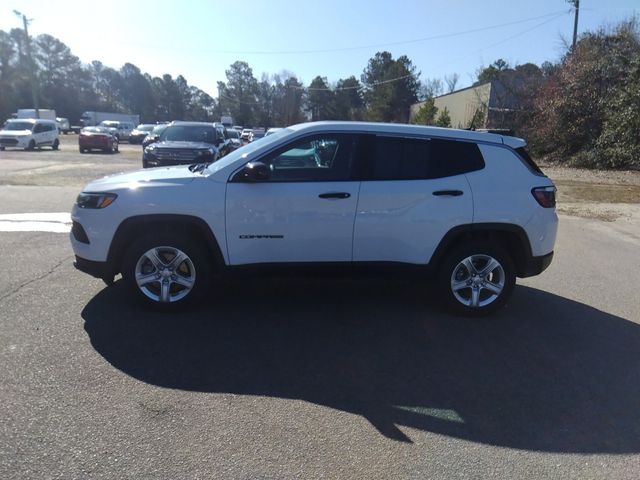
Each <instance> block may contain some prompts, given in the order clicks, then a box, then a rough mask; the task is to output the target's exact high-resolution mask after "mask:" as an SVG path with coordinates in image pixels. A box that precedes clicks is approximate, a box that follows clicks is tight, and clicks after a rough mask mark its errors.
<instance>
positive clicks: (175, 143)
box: [153, 141, 216, 149]
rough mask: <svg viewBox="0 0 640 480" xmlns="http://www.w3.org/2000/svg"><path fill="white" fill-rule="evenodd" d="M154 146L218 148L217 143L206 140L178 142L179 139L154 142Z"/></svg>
mask: <svg viewBox="0 0 640 480" xmlns="http://www.w3.org/2000/svg"><path fill="white" fill-rule="evenodd" d="M153 146H154V148H185V149H187V148H188V149H198V148H200V149H204V148H216V147H215V145H212V144H210V143H205V142H178V141H162V142H156V143H154V144H153Z"/></svg>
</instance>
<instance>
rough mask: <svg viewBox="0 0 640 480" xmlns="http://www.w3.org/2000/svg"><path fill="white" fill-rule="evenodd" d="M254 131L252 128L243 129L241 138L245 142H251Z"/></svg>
mask: <svg viewBox="0 0 640 480" xmlns="http://www.w3.org/2000/svg"><path fill="white" fill-rule="evenodd" d="M252 133H253V130H251V129H250V128H245V129H243V130H242V133H241V134H240V139H241V140H242V141H243V142H244V143H249V142H250V141H251V140H250V139H251V134H252Z"/></svg>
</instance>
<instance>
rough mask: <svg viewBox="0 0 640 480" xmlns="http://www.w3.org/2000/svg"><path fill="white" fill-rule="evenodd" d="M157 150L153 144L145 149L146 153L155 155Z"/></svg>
mask: <svg viewBox="0 0 640 480" xmlns="http://www.w3.org/2000/svg"><path fill="white" fill-rule="evenodd" d="M155 149H156V146H155V145H153V144H151V145H149V146H147V147H144V153H153V151H154V150H155Z"/></svg>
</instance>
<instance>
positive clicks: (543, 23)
mask: <svg viewBox="0 0 640 480" xmlns="http://www.w3.org/2000/svg"><path fill="white" fill-rule="evenodd" d="M570 12H571V11H570V10H569V11H568V12H567V11H564V12H562V13H559V14H557V15H555V16H554V17H552V18H550V19H548V20H545V21H544V22H541V23H538V24H537V25H534V26H533V27H531V28H528V29H526V30H522V31H520V32H518V33H516V34H515V35H511V36H509V37H507V38H504V39H502V40H500V41H499V42H496V43H492V44H491V45H489V46H487V47H484V48H480V49H478V50H476V51H474V52H473V53H472V55H474V54H476V53H478V52H481V51H483V50H486V49H489V48H493V47H496V46H498V45H501V44H503V43H506V42H508V41H510V40H513V39H514V38H517V37H521V36H522V35H525V34H527V33H529V32H531V31H533V30H536V29H538V28H540V27H542V26H543V25H546V24H547V23H551V22H552V21H554V20H555V19H557V18H560V17H562V16H563V15H567V14H568V13H570ZM470 56H471V55H465V56H464V57H460V58H458V60H461V59H464V58H468V57H470ZM418 76H419V74H415V73H412V74H408V75H403V76H401V77H396V78H390V79H388V80H383V81H380V82H374V83H370V84H362V85H361V86H357V87H356V86H353V87H336V88H310V87H293V88H304V89H305V90H313V91H327V90H331V91H341V90H358V89H362V88H367V87H376V86H378V85H384V84H386V83H392V82H398V81H400V80H404V79H405V78H409V77H416V78H417V77H418Z"/></svg>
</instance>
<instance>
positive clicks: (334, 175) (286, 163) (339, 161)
mask: <svg viewBox="0 0 640 480" xmlns="http://www.w3.org/2000/svg"><path fill="white" fill-rule="evenodd" d="M270 138H273V137H270ZM356 144H357V136H355V135H340V134H332V135H319V136H314V137H310V138H307V139H304V140H299V141H297V142H295V143H293V144H290V145H288V146H287V147H285V148H284V149H281V150H279V151H278V152H277V153H275V154H273V155H270V156H268V157H266V158H264V159H261V161H263V162H264V163H266V164H267V165H268V166H269V168H270V169H271V181H284V182H306V181H339V180H350V179H351V167H352V165H353V159H354V153H355V151H356Z"/></svg>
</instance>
